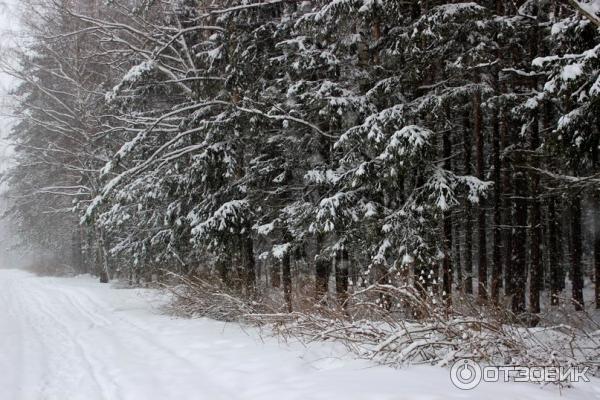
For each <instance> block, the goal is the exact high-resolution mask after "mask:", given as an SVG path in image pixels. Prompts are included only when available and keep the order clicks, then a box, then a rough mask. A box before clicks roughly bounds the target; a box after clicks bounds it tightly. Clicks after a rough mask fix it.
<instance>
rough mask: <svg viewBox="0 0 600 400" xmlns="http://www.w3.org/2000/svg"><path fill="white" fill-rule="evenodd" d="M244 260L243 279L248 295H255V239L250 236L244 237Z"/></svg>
mask: <svg viewBox="0 0 600 400" xmlns="http://www.w3.org/2000/svg"><path fill="white" fill-rule="evenodd" d="M242 251H243V254H242V260H243V262H244V265H243V271H242V279H243V285H244V288H245V289H246V294H247V295H253V294H254V292H255V290H256V261H255V259H254V241H253V240H252V238H251V237H250V236H245V237H243V238H242Z"/></svg>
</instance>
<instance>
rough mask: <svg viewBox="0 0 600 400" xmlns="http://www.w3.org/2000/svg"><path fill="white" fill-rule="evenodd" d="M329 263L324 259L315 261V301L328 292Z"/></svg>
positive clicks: (319, 258) (320, 258)
mask: <svg viewBox="0 0 600 400" xmlns="http://www.w3.org/2000/svg"><path fill="white" fill-rule="evenodd" d="M330 270H331V263H330V262H329V260H328V259H327V258H325V257H318V258H317V260H316V261H315V298H316V299H317V300H321V299H323V297H324V296H325V295H326V294H327V293H328V292H329V273H330Z"/></svg>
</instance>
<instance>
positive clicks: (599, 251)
mask: <svg viewBox="0 0 600 400" xmlns="http://www.w3.org/2000/svg"><path fill="white" fill-rule="evenodd" d="M594 270H595V271H594V274H595V286H596V288H595V294H596V308H597V309H600V231H596V238H595V239H594Z"/></svg>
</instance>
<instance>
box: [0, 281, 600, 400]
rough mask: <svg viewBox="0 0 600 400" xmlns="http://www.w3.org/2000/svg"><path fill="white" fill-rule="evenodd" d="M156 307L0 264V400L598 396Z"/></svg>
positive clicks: (598, 387)
mask: <svg viewBox="0 0 600 400" xmlns="http://www.w3.org/2000/svg"><path fill="white" fill-rule="evenodd" d="M153 299H154V300H153ZM156 306H157V300H156V296H155V294H154V293H153V292H152V291H149V290H146V291H144V290H126V289H115V288H111V287H110V286H108V285H100V284H98V283H96V282H95V280H92V279H91V278H87V277H85V278H75V279H73V278H39V277H34V276H32V275H29V274H27V273H25V272H21V271H15V270H0V400H46V399H53V400H75V399H82V400H95V399H107V400H113V399H114V400H118V399H127V400H154V399H156V400H169V399H177V400H185V399H190V400H191V399H194V400H204V399H206V400H220V399H226V400H237V399H257V400H258V399H260V400H271V399H276V400H295V399H298V400H311V399H327V400H337V399H339V400H354V399H355V400H383V399H389V400H392V399H397V400H401V399H402V400H413V399H418V400H433V399H469V398H473V399H505V398H508V399H511V398H513V399H519V400H526V399H539V400H542V399H543V400H552V399H586V400H591V399H600V381H599V380H594V381H593V382H591V383H580V384H577V386H576V387H575V388H574V389H570V390H566V391H563V392H562V396H561V394H560V392H559V391H558V389H557V388H554V387H546V388H540V387H538V386H534V385H532V384H526V383H496V384H481V385H480V386H479V387H477V388H476V389H474V390H472V391H461V390H459V389H456V388H454V387H453V386H452V384H451V382H450V379H449V374H448V370H445V369H441V368H435V367H427V366H422V367H412V368H408V369H405V370H394V369H391V368H385V367H376V366H373V365H371V364H369V363H368V362H366V361H358V360H352V359H351V358H350V357H349V356H346V355H344V354H343V352H341V349H339V348H335V347H334V346H332V345H330V344H315V345H314V346H310V347H309V348H306V347H303V346H301V345H300V344H294V345H285V344H280V343H278V342H277V341H276V340H275V339H265V340H262V339H261V338H260V336H259V335H258V334H257V332H254V331H252V330H250V331H244V330H242V329H240V328H239V327H237V326H236V325H234V324H224V323H220V322H215V321H210V320H182V319H173V318H169V317H167V316H164V315H160V314H159V312H158V311H157V308H156Z"/></svg>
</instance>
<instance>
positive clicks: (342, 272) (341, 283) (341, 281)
mask: <svg viewBox="0 0 600 400" xmlns="http://www.w3.org/2000/svg"><path fill="white" fill-rule="evenodd" d="M335 261H336V262H335V291H336V293H337V299H338V302H339V303H340V304H341V305H342V306H343V307H346V306H347V303H346V301H347V300H348V251H347V250H346V249H345V248H342V249H341V250H338V252H337V254H336V260H335Z"/></svg>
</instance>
